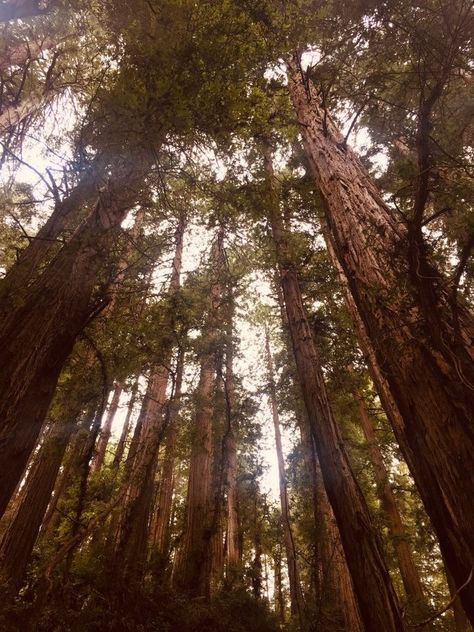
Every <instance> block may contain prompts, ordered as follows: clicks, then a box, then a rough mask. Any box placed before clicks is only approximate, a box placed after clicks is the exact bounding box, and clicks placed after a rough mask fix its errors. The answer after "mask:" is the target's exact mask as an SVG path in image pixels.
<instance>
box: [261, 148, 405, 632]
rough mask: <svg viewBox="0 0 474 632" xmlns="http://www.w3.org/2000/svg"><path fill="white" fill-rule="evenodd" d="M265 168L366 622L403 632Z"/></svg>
mask: <svg viewBox="0 0 474 632" xmlns="http://www.w3.org/2000/svg"><path fill="white" fill-rule="evenodd" d="M265 165H266V171H267V178H268V183H269V187H270V189H269V193H270V195H271V210H270V220H271V224H272V232H273V237H274V241H275V247H276V252H277V259H278V262H279V266H280V274H281V284H282V288H283V296H284V300H285V307H286V310H287V315H288V325H289V330H290V334H291V339H292V345H293V350H294V356H295V362H296V367H297V371H298V375H299V380H300V384H301V389H302V392H303V397H304V401H305V407H306V410H307V413H308V418H309V422H310V426H311V432H312V435H313V437H314V440H315V444H316V448H317V453H318V457H319V462H320V464H321V470H322V474H323V479H324V486H325V488H326V492H327V495H328V498H329V501H330V503H331V507H332V509H333V512H334V515H335V518H336V521H337V525H338V528H339V532H340V534H341V540H342V544H343V547H344V553H345V555H346V559H347V564H348V566H349V570H350V573H351V576H352V580H353V584H354V590H355V593H356V596H357V600H358V605H359V609H360V613H361V617H362V621H363V623H364V626H365V628H366V630H367V631H373V632H379V631H380V630H381V629H382V630H386V631H387V632H388V631H389V630H394V631H395V630H403V629H404V625H403V621H402V617H401V613H400V609H399V605H398V601H397V597H396V594H395V591H394V589H393V586H392V583H391V580H390V576H389V574H388V570H387V567H386V564H385V560H384V558H383V553H382V548H381V544H380V542H379V539H378V536H377V533H376V532H375V530H374V528H373V526H372V524H371V519H370V514H369V510H368V508H367V505H366V503H365V499H364V496H363V494H362V492H361V490H360V487H359V485H358V483H357V480H356V479H355V476H354V474H353V472H352V469H351V465H350V462H349V459H348V456H347V454H346V451H345V449H344V445H343V440H342V437H341V434H340V430H339V428H338V426H337V424H336V421H335V419H334V416H333V413H332V410H331V406H330V403H329V399H328V396H327V392H326V387H325V384H324V378H323V373H322V368H321V361H320V359H319V355H318V352H317V350H316V347H315V346H314V341H313V338H312V332H311V328H310V327H309V324H308V320H307V317H306V313H305V309H304V306H303V301H302V297H301V291H300V288H299V284H298V278H297V274H296V271H295V269H294V266H293V264H292V262H291V258H290V256H289V253H288V249H287V244H286V240H285V235H284V232H283V230H282V225H281V219H280V218H279V210H278V209H279V200H278V195H277V194H276V191H275V189H274V176H273V167H272V163H271V157H270V155H269V153H268V152H267V154H266V159H265Z"/></svg>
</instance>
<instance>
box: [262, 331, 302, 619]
mask: <svg viewBox="0 0 474 632" xmlns="http://www.w3.org/2000/svg"><path fill="white" fill-rule="evenodd" d="M265 355H266V364H267V374H268V382H269V388H270V404H271V409H272V420H273V429H274V432H275V448H276V453H277V460H278V475H279V477H278V478H279V487H280V506H281V517H282V523H283V525H282V526H283V538H284V543H285V553H286V562H287V566H288V579H289V583H290V606H291V614H292V615H293V616H298V617H299V618H300V620H301V618H302V610H303V593H302V592H301V583H300V576H299V571H298V563H297V559H296V548H295V543H294V539H293V532H292V528H291V517H290V510H289V507H288V490H287V482H286V472H285V458H284V456H283V446H282V442H281V430H280V416H279V414H278V404H277V394H276V386H275V376H274V368H273V358H272V353H271V349H270V335H269V333H268V328H267V327H266V328H265Z"/></svg>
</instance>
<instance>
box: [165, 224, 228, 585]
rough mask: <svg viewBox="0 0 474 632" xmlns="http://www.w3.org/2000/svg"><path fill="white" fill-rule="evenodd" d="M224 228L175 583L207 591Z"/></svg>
mask: <svg viewBox="0 0 474 632" xmlns="http://www.w3.org/2000/svg"><path fill="white" fill-rule="evenodd" d="M223 242H224V231H223V228H222V227H221V228H220V229H219V230H218V233H217V237H216V239H215V241H214V244H213V247H212V252H211V268H212V272H213V275H214V277H213V283H212V287H211V295H210V299H209V312H208V315H207V323H206V330H207V339H206V347H207V349H206V351H205V352H204V354H203V356H202V358H201V370H200V376H199V384H198V387H197V392H196V414H195V419H194V434H193V439H192V449H191V462H190V468H189V480H188V493H187V508H186V524H185V528H184V536H183V542H182V547H181V550H180V552H179V556H178V560H177V564H176V569H175V573H174V583H175V585H176V587H177V588H178V589H180V590H182V591H184V592H187V593H189V594H191V595H195V596H209V594H210V588H211V586H210V583H211V569H212V551H211V539H212V535H213V531H214V532H215V529H216V527H217V523H216V522H215V518H216V515H215V509H216V507H215V500H216V499H215V497H214V494H213V491H214V490H213V482H214V481H213V457H214V454H213V447H214V444H215V442H214V439H215V437H214V434H213V414H212V413H213V411H212V395H213V391H214V386H215V373H216V357H215V350H214V348H213V346H214V345H213V343H214V341H215V340H216V336H217V334H218V331H217V323H218V319H219V315H218V309H219V305H220V302H221V297H222V287H221V283H220V278H219V277H220V273H221V271H222V270H223V269H224V250H223Z"/></svg>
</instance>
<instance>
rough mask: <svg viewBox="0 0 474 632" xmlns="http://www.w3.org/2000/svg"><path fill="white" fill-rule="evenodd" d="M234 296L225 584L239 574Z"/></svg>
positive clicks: (235, 580)
mask: <svg viewBox="0 0 474 632" xmlns="http://www.w3.org/2000/svg"><path fill="white" fill-rule="evenodd" d="M234 310H235V306H234V300H233V296H231V297H230V315H229V318H228V323H227V340H226V374H225V382H224V391H225V399H226V418H227V431H226V436H225V439H224V441H225V445H224V451H225V465H226V475H225V478H226V481H225V485H226V491H227V534H226V585H227V586H228V587H229V588H232V587H234V586H235V585H236V584H237V583H238V582H239V581H240V580H241V578H242V577H241V576H242V570H241V551H240V542H239V512H238V504H237V502H238V489H237V419H236V401H235V381H234V343H233V319H234Z"/></svg>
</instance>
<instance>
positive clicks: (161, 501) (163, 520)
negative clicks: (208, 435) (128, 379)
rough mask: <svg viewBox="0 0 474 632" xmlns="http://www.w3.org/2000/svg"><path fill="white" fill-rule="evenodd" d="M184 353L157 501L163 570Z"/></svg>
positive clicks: (157, 537) (159, 556) (159, 560)
mask: <svg viewBox="0 0 474 632" xmlns="http://www.w3.org/2000/svg"><path fill="white" fill-rule="evenodd" d="M183 369H184V354H183V352H180V355H179V358H178V363H177V368H176V382H175V391H174V396H173V400H172V402H171V411H170V418H169V423H168V428H167V430H166V447H165V456H164V459H163V467H162V469H161V477H160V488H159V493H158V502H157V517H156V525H155V533H154V554H155V556H156V557H157V565H158V569H157V570H162V569H164V567H165V566H166V564H167V562H168V556H169V548H170V526H171V508H172V503H173V488H174V465H175V459H176V442H177V438H178V421H179V419H178V416H179V406H180V400H181V388H182V384H183Z"/></svg>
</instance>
